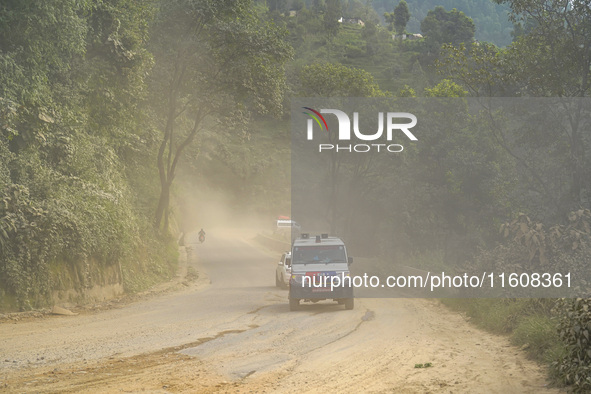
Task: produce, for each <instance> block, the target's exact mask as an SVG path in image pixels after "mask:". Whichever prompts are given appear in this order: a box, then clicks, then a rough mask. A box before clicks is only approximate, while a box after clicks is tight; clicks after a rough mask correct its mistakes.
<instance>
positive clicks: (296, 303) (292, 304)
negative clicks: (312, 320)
mask: <svg viewBox="0 0 591 394" xmlns="http://www.w3.org/2000/svg"><path fill="white" fill-rule="evenodd" d="M298 309H300V300H298V299H297V298H290V299H289V310H290V311H292V312H293V311H297V310H298Z"/></svg>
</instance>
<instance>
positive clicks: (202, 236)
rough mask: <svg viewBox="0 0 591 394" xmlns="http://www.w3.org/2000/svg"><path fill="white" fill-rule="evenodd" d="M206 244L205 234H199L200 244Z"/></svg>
mask: <svg viewBox="0 0 591 394" xmlns="http://www.w3.org/2000/svg"><path fill="white" fill-rule="evenodd" d="M203 242H205V234H199V243H203Z"/></svg>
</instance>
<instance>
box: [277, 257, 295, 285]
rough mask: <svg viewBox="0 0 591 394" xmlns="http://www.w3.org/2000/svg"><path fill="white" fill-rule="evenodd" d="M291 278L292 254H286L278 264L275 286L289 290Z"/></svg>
mask: <svg viewBox="0 0 591 394" xmlns="http://www.w3.org/2000/svg"><path fill="white" fill-rule="evenodd" d="M290 277H291V252H285V253H283V254H282V255H281V260H280V261H279V262H278V263H277V269H276V270H275V286H277V287H281V288H284V289H287V286H288V285H289V278H290Z"/></svg>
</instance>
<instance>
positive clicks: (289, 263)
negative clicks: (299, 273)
mask: <svg viewBox="0 0 591 394" xmlns="http://www.w3.org/2000/svg"><path fill="white" fill-rule="evenodd" d="M285 266H286V267H291V258H290V257H288V258H286V259H285Z"/></svg>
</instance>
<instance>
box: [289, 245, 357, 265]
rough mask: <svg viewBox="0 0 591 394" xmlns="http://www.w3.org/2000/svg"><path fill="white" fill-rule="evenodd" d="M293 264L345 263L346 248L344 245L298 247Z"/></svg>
mask: <svg viewBox="0 0 591 394" xmlns="http://www.w3.org/2000/svg"><path fill="white" fill-rule="evenodd" d="M291 257H292V264H314V263H345V262H346V261H347V260H346V258H345V247H344V246H342V245H322V246H320V245H319V246H296V247H294V248H293V253H292V256H291Z"/></svg>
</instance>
